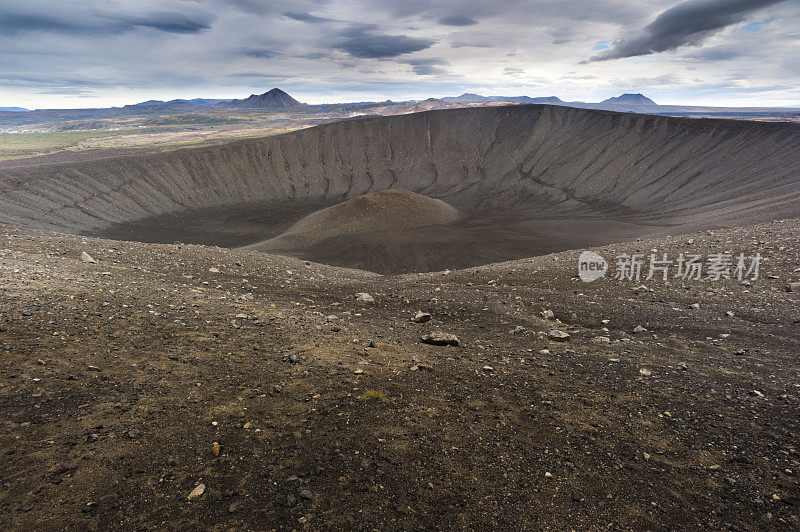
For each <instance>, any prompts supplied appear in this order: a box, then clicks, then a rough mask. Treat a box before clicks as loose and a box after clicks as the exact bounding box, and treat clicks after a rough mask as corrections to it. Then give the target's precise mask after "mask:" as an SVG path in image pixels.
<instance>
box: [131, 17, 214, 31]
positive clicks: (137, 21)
mask: <svg viewBox="0 0 800 532" xmlns="http://www.w3.org/2000/svg"><path fill="white" fill-rule="evenodd" d="M117 21H118V22H120V23H121V24H124V25H127V26H130V27H131V28H133V27H142V28H152V29H154V30H159V31H164V32H167V33H200V32H201V31H203V30H207V29H210V28H211V22H212V21H213V18H212V17H210V16H208V15H195V16H194V17H190V16H189V15H185V14H183V13H168V12H162V13H150V14H147V15H144V16H138V17H120V18H118V19H117Z"/></svg>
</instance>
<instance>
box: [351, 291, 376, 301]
mask: <svg viewBox="0 0 800 532" xmlns="http://www.w3.org/2000/svg"><path fill="white" fill-rule="evenodd" d="M356 301H361V302H362V303H375V298H374V297H372V295H370V294H368V293H367V292H359V293H357V294H356Z"/></svg>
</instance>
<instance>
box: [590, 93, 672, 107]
mask: <svg viewBox="0 0 800 532" xmlns="http://www.w3.org/2000/svg"><path fill="white" fill-rule="evenodd" d="M600 103H610V104H617V105H658V104H657V103H656V102H654V101H653V100H651V99H650V98H648V97H647V96H645V95H644V94H622V95H620V96H615V97H614V98H609V99H607V100H603V101H602V102H600Z"/></svg>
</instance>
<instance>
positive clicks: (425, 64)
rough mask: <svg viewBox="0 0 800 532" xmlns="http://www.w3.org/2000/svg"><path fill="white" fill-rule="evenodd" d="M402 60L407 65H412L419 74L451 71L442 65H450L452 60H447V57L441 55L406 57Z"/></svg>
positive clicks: (427, 74)
mask: <svg viewBox="0 0 800 532" xmlns="http://www.w3.org/2000/svg"><path fill="white" fill-rule="evenodd" d="M402 62H403V63H405V64H407V65H411V70H412V71H413V72H414V73H415V74H417V75H418V76H433V75H440V74H448V73H449V71H448V70H447V69H446V68H442V67H443V66H445V65H449V64H450V62H449V61H447V60H446V59H442V58H441V57H426V58H420V59H406V60H403V61H402Z"/></svg>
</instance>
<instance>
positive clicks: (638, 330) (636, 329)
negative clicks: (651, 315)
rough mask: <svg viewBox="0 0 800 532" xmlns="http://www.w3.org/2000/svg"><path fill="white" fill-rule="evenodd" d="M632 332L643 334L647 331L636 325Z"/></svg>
mask: <svg viewBox="0 0 800 532" xmlns="http://www.w3.org/2000/svg"><path fill="white" fill-rule="evenodd" d="M633 332H634V333H643V332H647V329H645V328H644V327H642V326H641V325H637V326H636V327H634V328H633Z"/></svg>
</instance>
